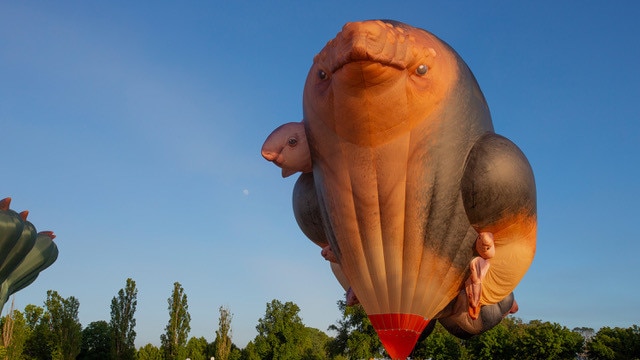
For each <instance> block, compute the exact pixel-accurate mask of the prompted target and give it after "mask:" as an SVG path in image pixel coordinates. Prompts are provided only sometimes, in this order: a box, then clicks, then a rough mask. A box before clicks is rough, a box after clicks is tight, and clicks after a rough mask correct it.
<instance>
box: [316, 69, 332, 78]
mask: <svg viewBox="0 0 640 360" xmlns="http://www.w3.org/2000/svg"><path fill="white" fill-rule="evenodd" d="M328 77H329V75H327V73H326V71H324V70H318V78H319V79H320V80H326V79H327V78H328Z"/></svg>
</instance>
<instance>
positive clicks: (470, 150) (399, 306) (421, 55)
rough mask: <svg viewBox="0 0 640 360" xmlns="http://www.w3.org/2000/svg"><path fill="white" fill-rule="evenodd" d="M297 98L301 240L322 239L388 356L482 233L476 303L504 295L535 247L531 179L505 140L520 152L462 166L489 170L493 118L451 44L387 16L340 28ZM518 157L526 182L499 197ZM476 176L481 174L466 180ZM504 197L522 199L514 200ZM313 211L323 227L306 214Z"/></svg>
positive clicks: (460, 278)
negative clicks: (308, 167)
mask: <svg viewBox="0 0 640 360" xmlns="http://www.w3.org/2000/svg"><path fill="white" fill-rule="evenodd" d="M303 105H304V120H303V123H304V124H305V131H306V136H307V139H308V143H309V148H310V153H311V157H312V163H313V177H312V181H313V186H312V187H310V186H309V185H308V183H309V181H310V180H308V179H306V180H305V182H304V183H302V184H301V185H298V184H297V185H296V190H294V208H295V205H296V198H295V197H300V198H309V197H315V199H314V200H313V201H308V200H307V201H304V204H307V206H310V207H311V209H310V210H309V208H308V207H307V208H304V207H302V209H303V210H300V211H298V212H296V214H298V215H299V214H303V215H304V214H307V215H305V216H298V215H297V220H298V223H299V224H301V228H303V230H304V232H305V234H319V233H322V234H323V235H324V236H325V237H326V241H327V242H328V243H329V244H330V245H331V247H332V249H333V251H334V253H335V254H336V255H337V257H338V259H339V262H340V266H341V268H342V270H343V272H344V275H345V276H346V277H347V279H348V281H349V283H350V284H351V287H352V288H353V290H354V291H355V293H356V294H357V296H358V299H359V300H360V302H361V304H362V305H363V306H364V309H365V311H366V312H367V314H368V315H369V318H370V319H371V322H372V324H373V326H374V327H375V328H376V330H377V332H378V334H379V336H380V339H381V341H382V342H383V344H384V345H385V348H386V349H387V351H388V352H389V354H390V355H391V357H392V358H406V357H407V356H408V355H409V353H410V352H411V350H412V349H413V347H414V345H415V342H416V341H417V339H418V337H419V335H420V333H421V332H422V331H423V329H424V328H425V327H426V326H427V324H428V323H429V321H431V320H432V319H434V318H437V317H438V315H439V313H440V312H441V311H442V310H443V309H445V307H446V306H447V305H448V304H449V303H450V302H452V301H453V300H454V299H456V297H457V296H458V294H459V293H460V291H461V290H462V288H463V284H464V281H465V279H466V278H467V277H468V275H469V263H470V261H471V259H472V258H473V257H474V255H475V254H474V243H475V239H476V238H477V236H478V233H479V232H480V231H493V232H495V233H496V234H497V235H496V255H495V266H494V265H493V262H492V266H491V268H490V270H489V271H490V273H489V275H488V279H487V282H488V283H489V284H488V286H487V288H488V290H487V294H485V297H484V298H483V299H482V301H483V303H482V304H483V305H490V304H495V303H497V302H498V301H500V300H502V299H503V298H504V297H506V296H508V295H509V294H510V293H511V292H512V291H513V288H514V287H515V286H516V285H517V283H518V282H519V281H520V279H521V278H522V276H523V275H524V272H525V271H526V269H527V268H528V267H529V264H530V263H531V261H532V259H533V253H534V251H535V188H534V189H533V191H532V190H531V187H532V186H534V185H533V174H532V172H531V171H530V167H529V164H528V162H526V158H524V156H522V157H521V156H520V155H519V154H521V153H519V150H518V149H517V148H515V147H508V149H506V150H504V151H506V152H509V153H511V152H518V154H517V155H515V156H511V158H516V160H512V159H511V160H509V159H507V160H506V161H502V160H503V159H502V158H500V159H498V161H497V164H496V163H495V162H494V163H492V161H487V162H488V163H489V165H487V166H488V168H485V167H483V166H473V164H472V166H469V167H468V166H467V163H468V158H469V157H470V155H471V156H475V155H477V157H479V158H480V160H478V161H477V163H478V164H482V165H486V164H485V162H483V161H482V159H484V157H483V156H482V151H483V150H484V149H485V147H486V146H487V145H483V144H481V145H478V146H475V145H476V144H477V143H478V141H479V140H480V139H483V137H485V136H486V135H487V134H492V133H493V125H492V122H491V116H490V113H489V109H488V106H487V104H486V102H485V99H484V97H483V95H482V92H481V91H480V88H479V87H478V85H477V83H476V80H475V78H474V76H473V75H472V73H471V72H470V70H469V69H468V67H467V66H466V64H465V63H464V62H463V61H462V59H461V58H460V57H459V56H458V55H457V54H456V53H455V51H454V50H453V49H451V48H450V47H449V46H448V45H447V44H445V43H444V42H442V41H441V40H440V39H438V38H437V37H435V36H434V35H432V34H430V33H428V32H426V31H424V30H421V29H416V28H413V27H410V26H408V25H405V24H401V23H397V22H392V21H366V22H360V23H349V24H346V25H345V26H344V27H343V29H342V31H341V32H340V33H339V34H338V35H337V36H336V38H335V39H333V40H331V41H330V42H329V43H327V45H326V46H325V48H324V49H322V51H321V52H320V53H319V54H318V55H317V56H316V57H315V58H314V62H313V65H312V67H311V69H310V71H309V74H308V76H307V81H306V84H305V89H304V95H303ZM495 141H497V140H496V139H494V138H493V137H491V139H489V140H487V141H486V143H488V144H489V145H493V144H494V143H495ZM499 152H500V149H498V153H499ZM474 154H475V155H474ZM478 154H480V155H478ZM498 158H499V157H498ZM507 158H510V157H509V156H507ZM523 159H524V165H521V166H520V165H517V166H515V167H516V168H518V169H519V168H522V169H524V170H525V171H524V174H520V175H518V174H516V175H518V176H516V179H515V182H523V181H524V184H522V185H520V184H519V185H518V186H515V188H516V189H515V190H514V192H513V194H506V195H505V194H502V193H501V192H500V189H499V188H498V187H497V186H499V185H500V183H505V182H506V183H510V182H511V181H512V179H511V178H509V176H510V175H513V174H514V173H515V172H514V171H505V170H504V169H505V168H507V169H511V168H512V167H513V165H512V164H511V163H510V162H511V161H520V162H522V160H523ZM492 166H493V167H492ZM496 166H497V168H498V170H496ZM482 171H484V173H482ZM303 176H304V175H303ZM483 176H488V177H489V179H488V180H487V181H484V182H482V181H481V182H477V181H476V180H477V178H478V177H483ZM496 179H497V180H496ZM522 179H524V180H522ZM496 181H497V183H496ZM303 185H304V186H303ZM476 186H477V187H476ZM309 188H311V189H312V190H305V189H309ZM485 188H488V189H489V190H488V191H489V192H490V193H489V194H488V195H487V196H486V198H490V197H491V196H494V195H496V194H497V196H498V197H497V198H498V201H497V204H495V205H494V206H492V207H490V209H489V210H486V209H477V208H476V205H477V204H476V202H475V200H476V193H477V192H478V191H481V192H482V191H485V190H486V189H485ZM510 188H513V187H510ZM463 189H464V191H463ZM469 189H471V190H469ZM518 190H521V191H520V192H518ZM465 191H467V192H465ZM470 194H471V195H470ZM514 194H515V196H520V195H522V194H524V195H525V196H528V197H527V198H526V199H525V200H524V201H521V202H520V203H517V204H516V205H517V206H512V203H511V200H512V198H513V196H514ZM480 195H482V194H480ZM482 199H484V198H483V197H482V196H480V197H479V198H478V201H480V200H482ZM483 205H486V204H484V203H483ZM311 213H315V214H317V217H318V218H320V219H321V225H320V226H319V225H315V224H313V223H310V222H309V221H305V219H310V218H311V216H310V215H309V214H311ZM470 214H471V218H472V219H470ZM489 214H491V215H492V216H493V218H490V216H489ZM472 221H473V223H472ZM514 222H521V223H526V226H520V225H518V226H514V225H513V224H514ZM514 254H515V255H516V258H514V257H513V256H512V255H514ZM514 260H515V262H516V263H517V265H513V264H511V263H513V262H514ZM510 262H511V263H510ZM514 269H515V270H517V271H515V272H514V274H510V271H512V270H514Z"/></svg>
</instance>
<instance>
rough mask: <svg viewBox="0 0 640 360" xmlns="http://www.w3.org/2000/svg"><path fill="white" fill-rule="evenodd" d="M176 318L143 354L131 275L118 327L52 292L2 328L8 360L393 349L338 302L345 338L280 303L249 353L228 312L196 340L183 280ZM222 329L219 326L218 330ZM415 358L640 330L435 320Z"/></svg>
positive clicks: (549, 354) (561, 350)
mask: <svg viewBox="0 0 640 360" xmlns="http://www.w3.org/2000/svg"><path fill="white" fill-rule="evenodd" d="M167 302H168V312H169V320H168V323H167V326H166V327H165V332H164V333H163V334H162V335H161V336H160V341H161V345H160V347H156V346H154V345H152V344H147V345H145V346H143V347H141V348H139V349H136V348H135V345H134V342H135V337H136V332H135V326H136V320H135V311H136V305H137V289H136V285H135V282H134V281H133V280H132V279H127V282H126V286H125V288H123V289H121V290H120V291H119V292H118V294H117V295H116V296H114V298H113V299H112V301H111V319H110V321H95V322H92V323H90V324H88V325H87V327H85V328H82V326H81V324H80V322H79V320H78V310H79V307H80V303H79V302H78V300H77V299H76V298H74V297H73V296H71V297H69V298H66V299H65V298H63V297H61V296H60V295H59V294H58V293H57V292H56V291H53V290H49V291H48V292H47V299H46V301H45V303H44V307H39V306H35V305H27V306H26V307H25V308H24V311H19V310H12V311H10V312H9V314H7V316H6V317H4V318H2V322H1V324H0V325H1V327H0V329H1V335H2V336H1V343H0V345H1V346H0V359H6V360H18V359H20V360H36V359H37V360H70V359H82V360H88V359H91V360H94V359H95V360H105V359H119V360H120V359H122V360H134V359H136V360H185V359H187V358H188V359H191V360H209V359H211V358H215V359H216V360H258V359H283V360H284V359H292V360H293V359H296V360H298V359H300V360H322V359H334V360H344V359H371V358H384V357H386V355H387V354H386V352H385V351H384V348H383V346H382V344H381V343H380V341H379V339H378V337H377V335H376V333H375V330H374V329H373V327H372V325H371V323H370V322H369V319H368V318H367V315H366V314H365V312H364V311H363V309H362V308H361V307H360V306H352V307H346V306H345V303H344V301H338V306H339V308H340V310H341V312H342V314H343V315H342V318H341V319H338V320H337V321H336V323H335V324H333V325H331V326H330V327H329V329H327V330H330V331H331V332H332V333H333V334H335V336H333V337H331V336H329V335H327V334H326V333H325V332H323V331H321V330H318V329H314V328H310V327H307V326H305V325H304V323H303V322H302V319H301V318H300V316H299V312H300V308H299V307H298V306H297V305H296V304H294V303H292V302H285V303H283V302H280V301H278V300H272V301H271V302H270V303H268V304H267V306H266V311H265V314H264V317H262V318H260V319H259V320H258V324H257V325H256V330H257V331H258V334H257V335H256V337H255V338H254V339H253V340H252V341H250V342H249V343H248V344H247V345H246V346H245V348H243V349H240V348H238V347H237V346H235V344H233V342H232V318H233V314H232V313H231V312H230V310H229V309H227V308H225V307H220V308H219V311H220V317H219V319H218V325H217V329H216V330H215V339H214V341H213V342H208V341H207V340H206V339H205V338H204V337H198V338H196V337H191V338H189V332H190V331H191V328H190V321H191V316H190V315H189V306H188V301H187V295H186V294H185V292H184V289H183V288H182V286H181V285H180V283H177V282H176V283H174V288H173V292H172V294H171V296H170V297H169V298H168V299H167ZM212 330H213V329H212ZM411 359H640V328H639V327H638V326H637V325H633V326H632V327H630V328H608V327H605V328H602V329H600V330H598V331H597V332H596V331H594V330H593V329H591V328H575V329H573V330H569V329H568V328H566V327H564V326H561V325H559V324H556V323H549V322H543V321H540V320H534V321H531V322H528V323H524V322H523V321H522V320H520V319H518V318H515V317H512V316H509V317H507V318H505V319H504V320H503V321H502V322H501V323H500V324H499V325H497V326H496V327H494V328H493V329H491V330H490V331H487V332H486V333H484V334H482V335H479V336H476V337H473V338H471V339H466V340H461V339H458V338H456V337H454V336H453V335H451V334H449V333H448V332H447V331H446V330H444V328H442V327H441V326H440V325H439V324H437V322H433V324H432V325H430V326H429V327H428V328H427V330H425V332H424V333H423V334H422V336H421V338H420V340H419V341H418V344H417V345H416V347H415V349H414V351H413V353H412V354H411Z"/></svg>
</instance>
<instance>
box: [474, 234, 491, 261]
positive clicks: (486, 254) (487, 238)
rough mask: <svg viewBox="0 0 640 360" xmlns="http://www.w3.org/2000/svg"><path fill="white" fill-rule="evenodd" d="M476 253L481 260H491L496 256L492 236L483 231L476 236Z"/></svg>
mask: <svg viewBox="0 0 640 360" xmlns="http://www.w3.org/2000/svg"><path fill="white" fill-rule="evenodd" d="M476 251H477V252H478V254H479V255H480V257H482V258H483V259H491V258H492V257H494V256H495V255H496V247H495V245H494V243H493V234H492V233H490V232H486V231H483V232H481V233H480V234H478V239H477V240H476Z"/></svg>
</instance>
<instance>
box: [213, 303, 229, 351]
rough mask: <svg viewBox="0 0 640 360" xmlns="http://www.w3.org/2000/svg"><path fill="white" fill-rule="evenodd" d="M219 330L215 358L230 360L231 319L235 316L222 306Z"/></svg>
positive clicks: (217, 331)
mask: <svg viewBox="0 0 640 360" xmlns="http://www.w3.org/2000/svg"><path fill="white" fill-rule="evenodd" d="M218 311H219V312H220V317H219V318H218V330H216V339H215V341H214V343H215V358H216V359H218V360H228V359H229V354H230V353H231V344H232V342H231V319H232V318H233V314H232V313H231V311H229V309H228V308H226V307H224V306H220V308H219V309H218Z"/></svg>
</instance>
